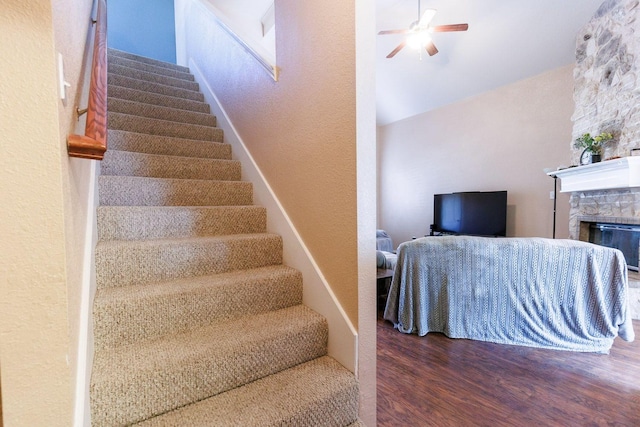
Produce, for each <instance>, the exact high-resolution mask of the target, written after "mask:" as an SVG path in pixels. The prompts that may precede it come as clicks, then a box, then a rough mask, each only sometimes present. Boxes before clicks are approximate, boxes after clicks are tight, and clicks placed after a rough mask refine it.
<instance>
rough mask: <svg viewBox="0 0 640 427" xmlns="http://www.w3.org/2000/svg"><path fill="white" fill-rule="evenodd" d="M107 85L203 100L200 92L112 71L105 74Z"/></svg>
mask: <svg viewBox="0 0 640 427" xmlns="http://www.w3.org/2000/svg"><path fill="white" fill-rule="evenodd" d="M107 85H108V86H111V85H115V86H120V87H126V88H130V89H136V90H141V91H145V92H150V93H154V94H159V95H168V96H173V97H175V98H184V99H190V100H192V101H199V102H202V101H204V95H203V94H202V92H198V91H194V90H190V89H184V88H179V87H174V86H168V85H164V84H160V83H155V82H149V81H145V80H140V79H135V78H131V77H127V76H123V75H120V74H114V73H108V74H107Z"/></svg>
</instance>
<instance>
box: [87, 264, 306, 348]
mask: <svg viewBox="0 0 640 427" xmlns="http://www.w3.org/2000/svg"><path fill="white" fill-rule="evenodd" d="M299 304H302V275H301V274H300V273H299V272H298V271H297V270H294V269H292V268H290V267H285V266H283V265H276V266H268V267H261V268H256V269H250V270H241V271H233V272H229V273H222V274H217V275H212V276H201V277H196V278H189V279H178V280H173V281H166V282H160V283H150V284H146V285H137V286H124V287H117V288H103V289H99V290H98V291H97V292H96V297H95V300H94V307H93V319H94V342H95V348H96V351H97V350H101V349H108V348H114V347H116V346H123V345H129V344H133V343H136V342H142V341H146V340H150V339H155V338H158V337H160V336H162V335H168V334H176V333H182V332H186V331H188V330H192V329H195V328H200V327H203V326H207V325H211V324H213V323H217V322H223V321H228V320H231V319H236V318H239V317H242V316H246V315H253V314H258V313H264V312H267V311H272V310H280V309H283V308H286V307H291V306H294V305H299Z"/></svg>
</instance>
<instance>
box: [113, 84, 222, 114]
mask: <svg viewBox="0 0 640 427" xmlns="http://www.w3.org/2000/svg"><path fill="white" fill-rule="evenodd" d="M109 97H113V98H119V99H126V100H128V101H134V102H141V103H143V104H150V105H158V106H161V107H171V108H178V109H181V110H188V111H194V112H196V113H203V114H209V113H210V109H209V104H205V103H204V102H198V101H192V100H190V99H183V98H176V97H174V96H167V95H160V94H156V93H151V92H143V91H140V90H136V89H131V88H128V87H122V86H115V85H111V86H109Z"/></svg>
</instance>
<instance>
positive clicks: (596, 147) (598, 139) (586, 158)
mask: <svg viewBox="0 0 640 427" xmlns="http://www.w3.org/2000/svg"><path fill="white" fill-rule="evenodd" d="M611 139H613V135H612V134H611V133H608V132H602V133H601V134H600V135H597V136H591V134H590V133H589V132H587V133H585V134H583V135H582V136H581V137H579V138H576V141H575V147H576V148H584V151H583V152H582V154H581V155H580V164H581V165H588V164H589V163H597V162H599V161H601V160H602V145H603V144H604V143H605V142H607V141H609V140H611Z"/></svg>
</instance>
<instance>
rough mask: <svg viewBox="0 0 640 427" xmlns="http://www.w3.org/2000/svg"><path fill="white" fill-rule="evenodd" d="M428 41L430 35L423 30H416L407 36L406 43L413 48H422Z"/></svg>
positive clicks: (429, 40)
mask: <svg viewBox="0 0 640 427" xmlns="http://www.w3.org/2000/svg"><path fill="white" fill-rule="evenodd" d="M428 43H431V35H430V34H429V32H428V31H425V30H421V31H416V32H414V33H412V34H410V35H409V36H408V37H407V45H408V46H409V47H410V48H411V49H414V50H420V49H423V48H424V47H425V46H426V45H427V44H428Z"/></svg>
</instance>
